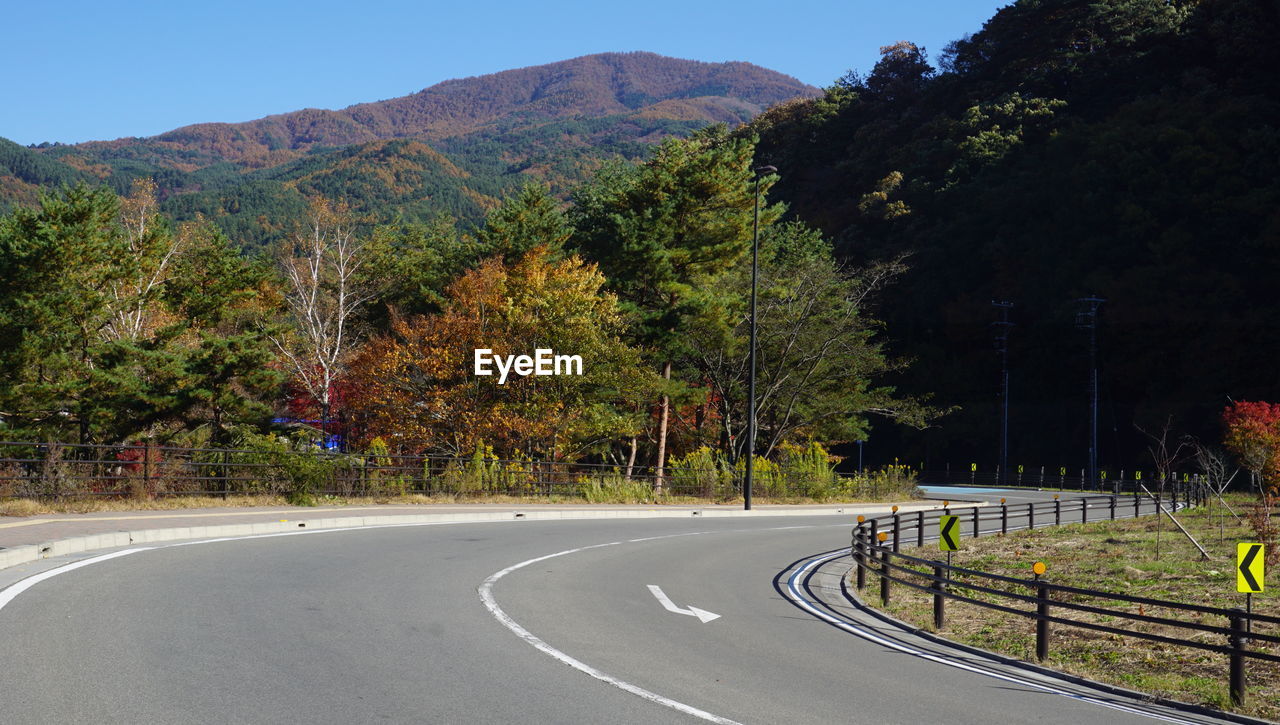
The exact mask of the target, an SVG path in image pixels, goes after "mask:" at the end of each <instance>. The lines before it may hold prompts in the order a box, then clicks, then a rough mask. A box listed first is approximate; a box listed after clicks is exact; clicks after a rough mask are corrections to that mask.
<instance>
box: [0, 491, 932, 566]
mask: <svg viewBox="0 0 1280 725" xmlns="http://www.w3.org/2000/svg"><path fill="white" fill-rule="evenodd" d="M890 506H892V504H866V505H860V504H852V505H847V506H832V507H830V508H808V509H791V510H786V509H755V510H753V511H742V510H738V509H661V508H654V509H602V510H598V511H590V510H582V509H576V510H575V509H565V510H558V511H557V510H549V511H530V510H522V511H512V510H510V509H505V510H497V511H459V512H453V513H448V512H442V513H431V514H402V515H373V516H340V517H330V518H323V519H292V520H289V519H280V520H278V521H262V522H257V523H248V524H222V525H215V526H184V527H175V528H168V529H143V530H140V531H114V532H109V533H101V534H90V535H86V536H73V537H70V538H65V539H57V540H54V541H47V542H42V543H39V544H28V545H24V546H14V547H11V548H8V549H3V550H0V569H7V568H9V567H12V566H17V565H19V564H26V563H29V562H32V561H39V560H41V559H48V558H51V557H55V556H63V555H66V554H78V553H81V552H85V551H95V550H98V549H114V548H117V547H121V546H131V545H133V544H150V543H156V542H162V541H180V540H184V539H213V538H220V537H225V536H253V535H255V534H277V533H283V532H285V531H297V530H299V529H307V530H315V529H344V528H359V527H364V526H389V525H395V524H429V523H444V522H452V523H464V522H483V521H557V520H571V519H674V518H739V517H767V516H833V515H849V516H854V515H858V514H864V515H865V514H871V513H877V512H886V511H888V510H889V507H890ZM938 508H941V506H938V505H934V504H899V505H898V510H899V511H902V512H908V511H918V510H922V509H923V510H932V509H938ZM249 513H252V512H249Z"/></svg>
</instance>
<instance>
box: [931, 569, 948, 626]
mask: <svg viewBox="0 0 1280 725" xmlns="http://www.w3.org/2000/svg"><path fill="white" fill-rule="evenodd" d="M943 591H945V590H944V589H943V584H942V567H941V566H938V565H935V566H934V567H933V628H934V629H942V626H943V623H944V622H945V621H946V607H947V604H946V602H947V598H946V597H945V596H944V595H943Z"/></svg>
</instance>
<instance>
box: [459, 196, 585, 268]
mask: <svg viewBox="0 0 1280 725" xmlns="http://www.w3.org/2000/svg"><path fill="white" fill-rule="evenodd" d="M572 235H573V227H572V226H570V224H569V220H568V218H567V217H566V215H565V213H564V210H563V209H562V208H561V203H560V202H559V201H558V200H557V199H556V198H555V197H553V196H551V194H550V193H549V190H548V188H547V186H546V185H545V184H541V183H538V182H533V181H530V182H527V183H526V184H525V185H524V186H522V187H521V188H520V190H519V192H517V193H515V194H513V195H512V196H509V197H507V198H506V199H504V200H503V202H502V205H501V206H499V207H498V208H497V209H494V210H493V211H491V212H489V215H488V216H487V217H486V218H485V222H484V227H483V228H482V229H481V230H480V232H479V233H478V234H477V235H476V238H477V241H479V243H480V247H481V249H482V250H483V253H484V254H485V256H491V255H495V254H497V255H502V256H505V257H518V256H520V255H522V254H524V253H525V252H526V251H528V250H530V249H532V248H533V247H536V246H544V247H546V248H547V249H548V250H550V251H551V253H553V254H560V253H561V252H562V250H563V249H564V245H565V243H566V242H567V241H569V238H570V237H571V236H572Z"/></svg>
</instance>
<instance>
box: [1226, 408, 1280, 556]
mask: <svg viewBox="0 0 1280 725" xmlns="http://www.w3.org/2000/svg"><path fill="white" fill-rule="evenodd" d="M1222 423H1223V426H1224V427H1225V428H1226V433H1225V436H1224V439H1223V443H1224V444H1225V445H1226V447H1227V448H1228V449H1229V450H1230V451H1231V452H1232V453H1234V454H1236V456H1237V457H1239V459H1240V462H1241V463H1242V464H1243V465H1244V467H1245V468H1247V469H1249V471H1250V472H1251V473H1253V475H1254V476H1255V478H1256V479H1258V480H1259V481H1260V487H1261V494H1262V495H1261V497H1260V500H1259V502H1258V505H1257V506H1256V507H1255V508H1254V511H1253V512H1252V513H1251V515H1250V516H1249V521H1250V523H1251V524H1252V526H1253V529H1254V532H1255V533H1256V534H1257V535H1258V538H1259V539H1260V540H1262V541H1263V542H1265V543H1267V544H1268V546H1267V552H1268V556H1267V561H1268V562H1269V563H1275V562H1276V561H1280V551H1277V548H1276V546H1275V543H1276V539H1277V534H1280V531H1277V528H1276V526H1275V524H1274V523H1273V522H1272V513H1273V512H1274V511H1275V506H1276V497H1277V496H1278V495H1280V404H1277V403H1266V402H1261V401H1256V402H1250V401H1245V400H1242V401H1239V402H1234V403H1232V404H1231V405H1229V406H1227V408H1226V409H1225V410H1223V411H1222Z"/></svg>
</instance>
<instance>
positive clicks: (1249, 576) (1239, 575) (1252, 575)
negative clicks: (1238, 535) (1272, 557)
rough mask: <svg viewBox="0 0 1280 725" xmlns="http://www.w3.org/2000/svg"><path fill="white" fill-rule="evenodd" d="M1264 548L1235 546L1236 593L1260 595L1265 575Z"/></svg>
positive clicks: (1255, 545) (1252, 544)
mask: <svg viewBox="0 0 1280 725" xmlns="http://www.w3.org/2000/svg"><path fill="white" fill-rule="evenodd" d="M1266 548H1267V547H1265V546H1263V545H1262V544H1256V543H1252V542H1249V543H1240V544H1236V591H1237V592H1240V593H1241V594H1261V593H1262V585H1263V577H1264V575H1265V574H1266V558H1267V557H1266Z"/></svg>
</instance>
